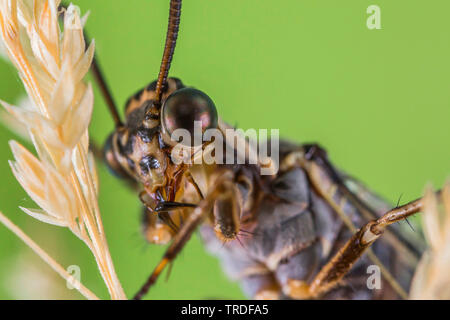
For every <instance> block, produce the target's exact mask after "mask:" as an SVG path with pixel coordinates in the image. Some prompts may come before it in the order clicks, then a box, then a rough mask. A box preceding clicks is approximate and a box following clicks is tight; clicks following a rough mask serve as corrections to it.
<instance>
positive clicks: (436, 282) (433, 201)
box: [410, 182, 450, 300]
mask: <svg viewBox="0 0 450 320" xmlns="http://www.w3.org/2000/svg"><path fill="white" fill-rule="evenodd" d="M424 199H425V202H424V215H423V228H424V232H425V237H426V239H427V242H428V244H429V248H428V250H427V251H426V252H425V253H424V255H423V256H422V259H421V260H420V263H419V265H418V267H417V269H416V272H415V274H414V278H413V282H412V285H411V292H410V297H411V299H426V300H431V299H433V300H435V299H440V300H443V299H446V300H447V299H450V275H449V271H450V182H448V183H447V184H446V185H445V187H444V189H443V190H442V192H441V195H440V196H438V195H436V194H435V193H434V192H433V191H432V190H431V188H428V189H427V191H426V193H425V197H424Z"/></svg>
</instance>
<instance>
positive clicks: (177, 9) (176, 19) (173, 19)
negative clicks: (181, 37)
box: [154, 0, 182, 108]
mask: <svg viewBox="0 0 450 320" xmlns="http://www.w3.org/2000/svg"><path fill="white" fill-rule="evenodd" d="M181 1H182V0H170V14H169V25H168V27H167V35H166V44H165V47H164V54H163V58H162V61H161V68H160V70H159V75H158V81H157V82H156V90H155V91H156V98H155V101H154V104H155V106H156V107H157V108H159V107H160V105H161V96H162V93H163V89H164V86H166V85H167V76H168V74H169V69H170V64H171V62H172V58H173V52H174V51H175V46H176V44H177V38H178V30H179V27H180V16H181Z"/></svg>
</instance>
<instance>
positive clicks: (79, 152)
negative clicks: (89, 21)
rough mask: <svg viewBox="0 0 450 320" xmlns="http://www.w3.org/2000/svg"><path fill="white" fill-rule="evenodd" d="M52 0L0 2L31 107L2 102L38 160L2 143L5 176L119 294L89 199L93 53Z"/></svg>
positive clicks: (70, 12) (0, 21) (71, 13)
mask: <svg viewBox="0 0 450 320" xmlns="http://www.w3.org/2000/svg"><path fill="white" fill-rule="evenodd" d="M59 4H60V1H58V0H20V1H17V0H0V32H1V37H2V39H3V42H4V46H5V48H6V51H7V54H8V56H9V58H10V60H11V61H12V63H13V64H14V65H15V67H16V68H17V70H18V71H19V75H20V78H21V79H22V81H23V83H24V86H25V89H26V91H27V93H28V95H29V97H30V100H31V102H32V108H31V110H26V109H23V108H18V107H14V106H11V105H9V104H7V103H5V102H2V104H3V106H4V107H5V109H6V110H7V111H8V112H9V113H10V114H11V115H12V116H14V117H15V118H16V119H18V120H19V121H21V122H22V123H23V124H24V125H25V126H26V127H27V130H28V134H29V136H30V137H31V140H32V142H33V145H34V147H35V149H36V152H37V154H38V157H35V156H34V155H33V154H32V153H30V152H29V151H28V150H26V149H25V148H24V147H23V146H21V145H20V144H19V143H17V142H15V141H12V142H11V143H10V146H11V149H12V152H13V154H14V158H15V161H14V162H13V161H11V162H10V165H11V168H12V170H13V173H14V175H15V177H16V178H17V180H18V181H19V183H20V184H21V185H22V187H23V188H24V189H25V190H26V191H27V193H28V194H29V196H30V197H31V198H32V199H33V200H34V201H35V202H36V203H37V204H38V205H39V207H40V208H41V209H38V210H37V209H29V208H21V209H22V210H23V211H24V212H25V213H27V214H29V215H30V216H32V217H34V218H36V219H38V220H41V221H43V222H45V223H49V224H53V225H57V226H62V227H67V228H69V229H70V230H71V231H72V232H73V233H74V234H75V235H76V236H77V237H79V238H80V239H81V240H82V241H83V242H84V243H85V244H86V245H87V246H88V247H89V249H90V250H91V251H92V253H93V255H94V257H95V259H96V261H97V264H98V267H99V270H100V273H101V275H102V277H103V279H104V281H105V284H106V286H107V288H108V290H109V293H110V295H111V298H112V299H125V298H126V297H125V294H124V292H123V289H122V287H121V284H120V282H119V280H118V278H117V275H116V272H115V270H114V267H113V263H112V259H111V256H110V253H109V249H108V245H107V242H106V238H105V233H104V230H103V225H102V220H101V217H100V211H99V207H98V202H97V193H98V181H97V175H96V170H95V165H94V161H93V158H92V155H91V154H90V152H89V150H88V145H89V137H88V125H89V122H90V119H91V114H92V108H93V99H94V96H93V91H92V88H91V86H90V85H86V84H85V83H84V82H83V78H84V76H85V75H86V73H87V72H88V70H89V68H90V65H91V62H92V59H93V56H94V42H92V43H91V44H90V46H89V47H88V48H87V49H86V47H85V41H84V37H83V25H84V22H85V20H86V16H85V17H80V14H79V9H78V8H77V7H76V6H73V5H70V6H69V7H68V9H67V11H66V13H65V15H64V22H63V26H64V28H63V30H64V31H61V30H60V27H59V24H58V6H59Z"/></svg>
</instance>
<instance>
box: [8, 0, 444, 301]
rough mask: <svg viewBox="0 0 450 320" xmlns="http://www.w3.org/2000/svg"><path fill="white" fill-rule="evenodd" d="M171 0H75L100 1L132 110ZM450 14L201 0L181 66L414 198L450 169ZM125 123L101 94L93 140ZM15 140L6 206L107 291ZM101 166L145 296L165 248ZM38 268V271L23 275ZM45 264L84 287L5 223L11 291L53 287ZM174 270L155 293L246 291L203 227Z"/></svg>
mask: <svg viewBox="0 0 450 320" xmlns="http://www.w3.org/2000/svg"><path fill="white" fill-rule="evenodd" d="M168 2H169V1H163V0H152V1H148V0H147V1H146V0H139V1H138V0H132V1H119V0H115V1H106V0H95V1H93V0H83V1H75V3H76V4H78V5H79V6H80V7H81V10H82V12H86V11H87V10H90V11H91V15H90V18H89V20H88V24H87V28H88V31H89V34H90V35H91V37H93V38H95V39H96V43H97V54H98V56H99V57H100V59H101V64H102V66H103V69H104V71H105V73H106V76H107V80H108V82H109V84H110V87H111V88H112V89H113V92H114V97H115V98H116V100H117V102H118V104H119V105H120V106H123V104H124V103H125V101H126V99H127V98H128V97H129V96H130V95H131V94H133V93H134V92H135V91H137V90H138V89H140V88H141V87H143V86H145V85H146V84H147V83H149V82H150V81H152V80H154V79H155V78H156V76H157V72H158V70H159V61H160V57H161V55H162V49H163V42H164V36H165V29H166V23H167V14H168ZM372 4H377V5H379V6H380V8H381V24H382V29H381V30H369V29H368V28H367V26H366V19H367V17H368V14H367V13H366V9H367V7H368V6H369V5H372ZM449 10H450V3H449V2H448V1H445V0H441V1H438V0H434V1H425V0H421V1H412V0H396V1H381V0H371V1H365V0H351V1H350V0H344V1H335V0H327V1H306V0H304V1H300V0H291V1H287V0H282V1H273V0H270V1H269V0H258V1H256V0H254V1H250V0H228V1H217V0H209V1H206V0H187V1H185V2H184V6H183V16H182V24H181V33H180V38H179V42H178V45H177V49H176V54H175V59H174V61H173V67H172V70H171V75H172V76H177V77H179V78H181V79H182V80H183V81H184V82H185V84H187V85H191V86H195V87H197V88H199V89H201V90H203V91H205V92H207V93H208V94H209V95H210V96H211V97H212V99H213V100H214V101H215V103H216V105H217V107H218V111H219V114H220V115H221V117H222V118H223V119H224V120H226V121H228V122H230V123H231V124H237V125H238V126H239V127H242V128H245V129H246V128H279V129H280V134H281V136H283V137H287V138H290V139H292V140H295V141H298V142H312V141H316V142H319V143H320V144H322V145H323V146H324V147H325V148H326V149H327V150H328V152H329V156H330V158H331V160H332V161H333V162H334V163H335V164H337V165H338V166H339V167H341V168H342V169H344V170H346V171H347V172H350V173H351V174H352V175H354V176H356V177H358V178H359V179H360V180H362V181H364V182H365V183H366V184H367V185H369V186H370V187H371V188H372V189H374V190H376V191H377V192H378V193H380V194H381V195H383V196H385V197H386V198H387V199H389V200H391V201H392V202H395V201H396V200H397V199H398V198H399V196H400V195H403V197H402V201H409V200H412V199H414V198H416V197H418V196H420V195H421V194H422V192H423V190H424V187H425V185H426V184H427V183H432V184H433V185H434V186H435V187H440V186H442V184H443V183H444V181H445V179H446V178H448V175H449V173H450V161H449V160H450V121H449V120H450V90H449V86H450V20H449V19H448V12H449ZM22 93H23V89H22V86H21V84H20V81H19V79H18V76H17V75H16V72H15V71H14V69H13V68H12V67H11V66H10V65H8V64H7V63H6V62H3V61H0V97H1V98H2V99H4V100H6V101H8V102H11V103H14V102H16V100H17V99H18V97H19V96H20V95H21V94H22ZM112 129H113V125H112V122H111V118H110V116H109V115H108V113H107V111H106V108H105V106H104V104H103V102H102V100H101V98H100V96H99V95H98V91H97V96H96V105H95V111H94V115H93V119H92V125H91V134H92V137H93V139H94V140H95V141H98V142H99V143H101V142H103V141H104V139H105V138H106V136H107V135H108V134H109V133H110V132H111V130H112ZM13 138H15V136H14V135H13V134H12V133H11V132H10V131H8V130H6V129H4V128H0V179H1V180H0V181H1V183H0V210H2V211H3V212H4V213H6V214H7V215H8V216H9V217H11V219H12V220H14V221H15V222H16V223H17V224H19V225H20V226H21V227H23V229H25V231H26V232H27V233H28V234H30V235H31V236H32V238H33V239H35V240H36V241H37V242H38V243H39V244H40V245H42V247H44V248H45V249H47V250H48V251H49V252H50V253H51V254H52V255H53V256H54V257H55V258H56V259H57V260H58V261H59V262H60V263H61V264H62V265H64V266H69V265H73V264H75V265H79V266H80V267H81V273H82V274H81V280H82V282H83V283H84V284H85V285H86V286H88V287H89V288H91V289H92V290H93V291H94V292H95V293H96V294H98V295H99V296H100V297H102V298H107V297H108V295H107V291H106V289H105V287H104V285H103V283H102V280H101V278H100V276H99V274H98V272H97V270H96V266H95V263H94V260H93V258H92V256H91V254H90V252H89V251H88V250H87V249H86V247H84V246H83V244H82V243H81V242H80V241H79V240H77V239H76V238H75V237H74V236H73V235H72V234H70V232H69V231H67V230H65V229H60V228H57V227H53V226H47V225H43V224H41V223H39V222H35V221H33V219H32V218H29V217H27V216H26V215H25V214H24V213H21V212H20V211H19V209H18V208H17V206H19V205H21V206H28V207H33V203H32V201H31V200H29V198H28V197H27V196H26V194H25V193H24V192H23V191H22V190H21V188H20V186H19V184H18V183H17V182H16V181H15V180H14V178H13V176H12V174H11V171H10V169H9V167H8V163H7V161H8V160H9V159H11V152H10V150H9V148H8V145H7V142H8V140H10V139H13ZM99 172H100V180H101V195H100V205H101V211H102V215H103V220H104V226H105V229H106V233H107V237H108V240H109V245H110V249H111V253H112V256H113V260H114V262H115V266H116V269H117V272H118V275H119V278H120V279H121V281H122V284H123V287H124V289H125V291H126V293H127V295H128V296H130V297H131V296H132V294H134V293H135V291H136V290H137V289H138V287H139V286H140V284H141V283H142V282H143V281H144V279H145V278H146V277H147V275H148V274H149V272H150V271H151V270H152V269H153V267H154V266H155V264H156V263H157V261H158V259H159V258H160V257H161V255H162V253H163V250H164V248H163V247H157V246H149V245H146V244H145V242H144V240H143V238H142V237H141V236H140V233H139V216H140V205H139V200H138V198H137V196H136V195H135V194H133V193H131V192H130V191H128V190H127V188H126V187H125V186H123V185H122V184H121V182H120V181H118V180H116V179H115V178H113V177H112V176H110V175H109V174H108V172H107V171H106V170H105V168H104V166H103V165H100V166H99ZM20 257H25V258H23V259H22V258H20ZM18 261H19V262H18ZM20 261H21V262H20ZM30 264H32V268H35V269H36V270H34V269H33V270H34V271H30V270H28V271H27V272H26V275H23V276H22V275H21V274H20V272H19V271H20V270H22V269H21V268H23V265H25V266H27V265H28V267H29V265H30ZM20 266H22V267H20ZM25 269H26V268H25ZM41 272H42V274H43V275H46V277H44V276H42V278H45V279H47V278H48V279H49V280H48V281H49V283H51V285H49V284H48V283H47V284H46V285H49V286H50V287H51V286H56V287H58V288H59V289H58V290H60V291H56V292H64V293H63V294H61V295H60V297H64V298H65V297H68V298H80V297H81V296H80V295H78V294H77V293H75V292H74V291H71V292H69V291H68V290H65V289H64V285H65V283H64V281H63V280H61V279H59V278H58V277H57V276H55V275H53V273H52V271H50V270H49V268H47V267H46V266H45V265H44V264H43V263H42V262H40V260H39V259H37V258H35V257H34V255H33V254H32V253H30V250H29V249H28V248H26V247H25V246H24V245H23V244H22V242H21V241H20V240H18V239H17V238H16V237H15V236H13V235H12V234H11V233H10V232H9V231H7V230H6V229H5V228H4V227H2V226H0V298H7V299H9V298H20V297H30V296H29V295H30V294H31V295H32V296H31V297H33V298H45V297H52V296H51V295H50V290H51V289H48V292H47V290H46V289H45V288H47V287H46V286H45V285H43V286H42V287H39V286H38V285H37V284H38V283H39V281H38V280H37V279H38V278H39V277H40V275H41ZM164 278H165V277H162V278H161V279H160V281H159V282H158V283H157V285H156V286H155V287H154V289H153V290H152V291H151V293H150V294H149V295H148V298H151V299H202V298H243V295H242V293H241V292H240V289H239V286H238V285H237V284H236V283H232V282H229V281H228V280H227V279H226V277H225V276H224V274H223V273H222V271H221V269H220V266H219V263H218V262H217V261H216V260H215V259H214V258H213V257H211V256H209V255H208V254H207V253H206V252H205V251H204V249H203V247H202V245H201V243H200V240H199V239H198V237H197V236H195V237H193V239H192V240H191V241H190V243H189V245H188V246H187V248H186V249H185V250H184V251H183V252H182V254H181V255H180V256H179V258H178V259H177V260H176V262H175V264H174V266H173V270H172V273H171V276H170V278H169V280H168V281H164ZM14 279H18V280H17V281H16V280H14ZM24 279H25V280H24ZM15 281H16V282H15ZM42 281H44V280H42ZM45 281H47V280H45ZM33 286H38V289H36V288H34V291H32V289H33ZM14 287H15V290H13V289H11V288H14ZM30 292H31V293H30ZM33 292H35V293H33ZM53 297H54V296H53Z"/></svg>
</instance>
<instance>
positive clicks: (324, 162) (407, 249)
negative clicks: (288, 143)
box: [303, 144, 421, 264]
mask: <svg viewBox="0 0 450 320" xmlns="http://www.w3.org/2000/svg"><path fill="white" fill-rule="evenodd" d="M303 148H304V152H305V160H306V161H307V162H309V164H306V165H305V167H306V169H307V171H309V175H310V176H312V175H313V174H316V176H317V174H319V173H318V171H320V170H324V171H326V174H327V175H328V177H329V178H330V179H331V181H332V183H333V184H335V185H336V187H337V188H338V189H339V191H340V192H342V194H343V196H344V197H346V198H347V199H348V200H349V201H351V203H352V204H353V205H355V207H356V208H357V209H358V210H359V211H360V212H361V213H362V214H363V215H364V217H365V218H366V219H367V220H373V219H376V218H378V217H379V215H378V214H377V213H376V212H375V211H374V210H373V209H372V208H370V207H369V206H368V205H367V204H366V203H365V202H364V201H363V200H361V199H360V198H359V197H358V196H357V195H356V194H354V193H353V192H352V191H351V190H350V189H349V188H348V187H347V186H346V184H345V183H344V181H343V179H342V178H341V176H340V174H339V173H338V172H337V170H336V169H335V168H334V166H333V165H332V164H331V163H330V162H329V160H328V157H327V154H326V151H325V150H324V149H322V148H321V147H320V146H318V145H317V144H310V145H304V146H303ZM318 167H320V169H319V170H317V169H318ZM313 170H315V172H311V171H313ZM315 180H316V182H321V181H323V179H320V181H319V179H315ZM313 182H314V181H313ZM316 185H317V183H316ZM316 187H317V189H319V191H321V190H320V189H323V188H320V186H319V185H317V186H316ZM319 193H323V192H319ZM349 227H350V226H349ZM350 229H351V228H350ZM386 238H387V240H388V241H389V242H390V243H391V244H392V245H393V246H394V247H396V248H397V250H399V251H400V252H404V253H405V254H406V255H408V257H409V260H410V261H413V262H414V264H415V263H417V262H418V259H419V257H420V255H421V252H420V250H418V249H417V248H415V247H413V246H411V245H410V244H409V243H408V241H406V240H405V239H403V237H402V236H401V235H400V234H397V233H395V232H391V231H390V230H388V231H387V233H386Z"/></svg>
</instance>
